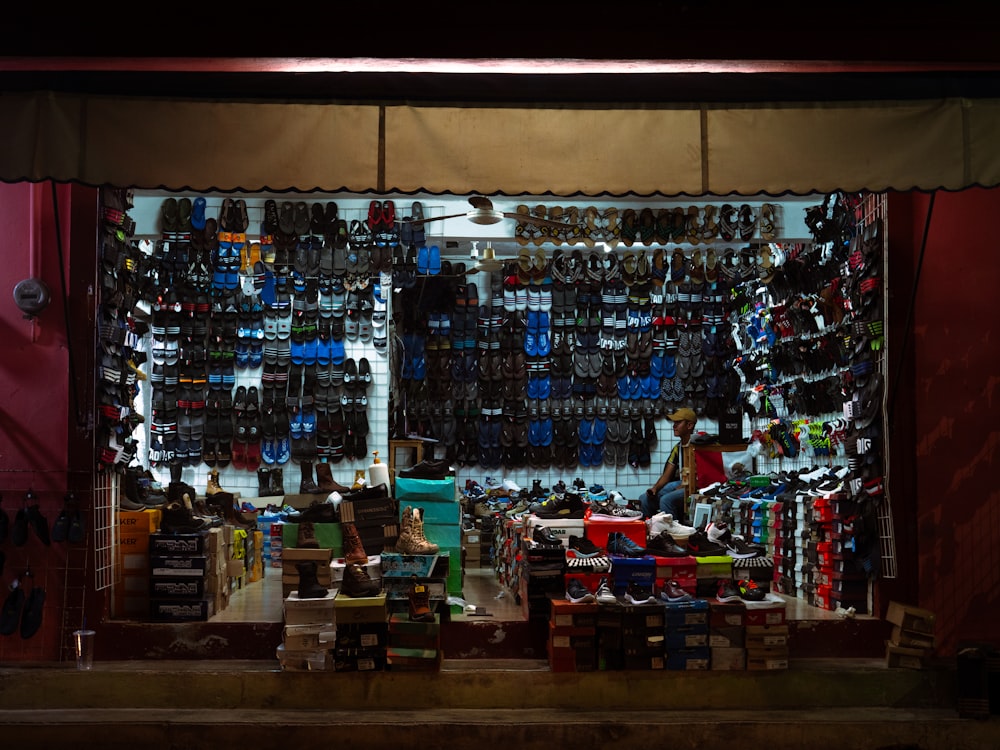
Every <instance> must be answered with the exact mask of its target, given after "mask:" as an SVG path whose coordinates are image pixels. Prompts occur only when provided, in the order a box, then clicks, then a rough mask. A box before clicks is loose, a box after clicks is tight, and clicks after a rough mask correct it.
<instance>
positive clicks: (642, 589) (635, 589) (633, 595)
mask: <svg viewBox="0 0 1000 750" xmlns="http://www.w3.org/2000/svg"><path fill="white" fill-rule="evenodd" d="M625 601H627V602H628V603H629V604H656V597H655V596H653V592H652V590H650V588H649V587H648V586H643V585H642V584H641V583H636V582H635V581H629V583H628V585H627V586H626V587H625Z"/></svg>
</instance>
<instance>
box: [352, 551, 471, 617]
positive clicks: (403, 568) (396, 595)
mask: <svg viewBox="0 0 1000 750" xmlns="http://www.w3.org/2000/svg"><path fill="white" fill-rule="evenodd" d="M380 559H381V576H382V589H383V590H384V591H385V593H386V596H387V598H388V601H389V608H390V610H391V611H396V610H405V609H406V602H407V600H408V597H409V591H410V584H411V582H412V581H413V578H412V576H416V577H417V581H418V582H419V583H422V584H424V585H425V586H427V589H428V592H429V593H430V600H431V607H432V609H435V610H436V611H440V610H441V603H442V602H445V601H447V599H448V571H449V570H450V569H451V555H450V554H449V553H447V552H442V553H439V554H437V555H401V554H399V553H397V552H384V553H383V554H382V555H381V556H380ZM369 575H371V574H369ZM372 577H373V578H374V576H372Z"/></svg>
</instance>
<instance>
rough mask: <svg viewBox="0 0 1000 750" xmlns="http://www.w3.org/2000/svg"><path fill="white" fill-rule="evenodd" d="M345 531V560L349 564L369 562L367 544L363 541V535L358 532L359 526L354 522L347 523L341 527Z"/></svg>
mask: <svg viewBox="0 0 1000 750" xmlns="http://www.w3.org/2000/svg"><path fill="white" fill-rule="evenodd" d="M341 528H342V529H343V532H344V560H345V561H346V562H347V564H348V565H350V564H351V563H361V564H362V565H364V564H366V563H367V562H368V554H367V553H366V552H365V545H364V544H362V542H361V535H360V534H358V527H357V526H355V525H354V524H353V523H345V524H343V526H342V527H341Z"/></svg>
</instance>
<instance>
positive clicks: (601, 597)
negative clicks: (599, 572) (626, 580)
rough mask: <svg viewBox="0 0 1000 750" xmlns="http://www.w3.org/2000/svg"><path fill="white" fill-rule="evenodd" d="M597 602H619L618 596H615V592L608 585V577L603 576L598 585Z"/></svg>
mask: <svg viewBox="0 0 1000 750" xmlns="http://www.w3.org/2000/svg"><path fill="white" fill-rule="evenodd" d="M596 596H597V603H598V604H617V603H618V597H617V596H615V592H614V591H612V590H611V587H610V586H608V579H607V578H602V579H601V582H600V583H599V584H598V586H597V594H596Z"/></svg>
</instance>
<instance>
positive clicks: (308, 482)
mask: <svg viewBox="0 0 1000 750" xmlns="http://www.w3.org/2000/svg"><path fill="white" fill-rule="evenodd" d="M299 468H301V469H302V480H301V481H300V482H299V494H302V495H313V494H315V493H317V492H319V488H318V487H317V486H316V483H315V482H314V481H313V470H312V469H313V465H312V461H303V462H302V463H300V464H299Z"/></svg>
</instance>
